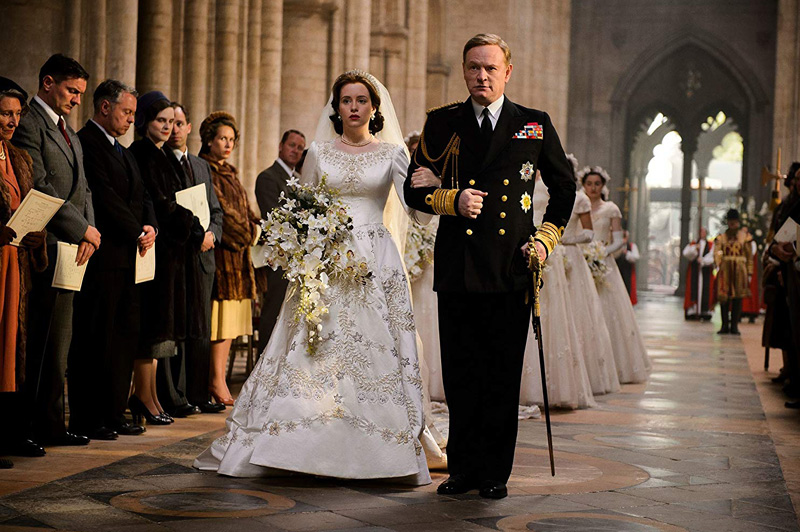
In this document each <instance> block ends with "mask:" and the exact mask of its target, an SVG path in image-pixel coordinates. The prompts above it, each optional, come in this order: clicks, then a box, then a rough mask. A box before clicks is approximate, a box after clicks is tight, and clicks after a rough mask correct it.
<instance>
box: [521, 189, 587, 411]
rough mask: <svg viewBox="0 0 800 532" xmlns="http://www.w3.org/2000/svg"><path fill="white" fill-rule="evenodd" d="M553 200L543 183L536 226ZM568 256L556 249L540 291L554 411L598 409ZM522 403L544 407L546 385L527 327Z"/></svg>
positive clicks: (536, 197)
mask: <svg viewBox="0 0 800 532" xmlns="http://www.w3.org/2000/svg"><path fill="white" fill-rule="evenodd" d="M549 199H550V195H549V194H548V192H547V186H545V184H544V182H542V180H541V179H537V180H536V185H535V188H534V194H533V214H534V223H535V224H536V225H537V227H538V226H539V225H541V222H542V217H543V216H544V212H545V210H546V208H547V203H548V201H549ZM565 259H566V252H565V250H564V247H563V246H560V245H559V246H556V248H555V249H554V250H553V252H552V253H551V254H550V256H549V257H547V261H546V262H545V267H544V273H543V276H542V279H543V282H544V285H543V287H542V290H541V292H540V295H539V297H540V302H539V303H540V308H541V321H542V339H543V348H544V353H545V372H546V374H547V395H548V400H549V403H550V406H554V407H561V408H588V407H592V406H596V403H595V400H594V396H593V395H592V386H591V383H590V380H589V374H588V372H587V368H586V362H585V360H584V345H583V342H582V341H581V339H580V336H579V334H578V327H577V323H576V318H577V315H575V312H574V309H572V308H571V307H572V305H570V303H571V302H572V300H571V292H572V290H573V289H572V287H571V286H570V285H569V283H568V281H567V264H566V260H565ZM520 403H521V404H525V405H530V404H542V403H543V395H542V381H541V371H540V368H539V346H538V343H537V340H536V337H535V335H534V334H533V326H532V325H531V326H529V328H528V342H527V345H526V346H525V359H524V361H523V367H522V383H521V388H520Z"/></svg>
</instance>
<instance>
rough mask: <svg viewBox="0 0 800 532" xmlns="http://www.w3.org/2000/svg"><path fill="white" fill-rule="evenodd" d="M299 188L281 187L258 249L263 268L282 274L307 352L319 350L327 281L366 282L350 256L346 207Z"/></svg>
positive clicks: (323, 193) (362, 265)
mask: <svg viewBox="0 0 800 532" xmlns="http://www.w3.org/2000/svg"><path fill="white" fill-rule="evenodd" d="M326 181H327V176H324V175H323V176H322V180H321V182H320V184H319V185H317V186H312V185H300V183H299V181H298V180H297V179H296V178H292V179H290V180H289V181H287V184H288V185H289V190H288V193H283V194H281V203H280V205H279V206H278V207H276V208H275V209H273V210H272V211H270V212H269V213H267V215H266V217H265V219H264V221H263V222H262V233H261V237H260V238H259V242H258V243H259V244H262V245H264V244H266V245H265V246H264V254H265V258H266V262H267V264H269V266H270V267H272V268H273V269H278V268H281V269H283V275H284V277H285V278H286V279H287V280H289V282H290V283H291V289H292V290H293V291H295V292H296V293H297V298H298V305H297V310H296V312H295V320H296V321H297V322H301V321H302V322H305V325H306V329H307V331H308V339H307V342H308V352H309V354H312V355H313V354H314V353H315V351H316V349H317V347H318V346H319V342H320V338H321V335H320V333H321V332H322V328H323V327H322V319H323V317H324V316H325V315H326V314H327V313H328V307H327V305H326V304H325V299H324V294H325V291H326V290H327V289H328V288H329V286H330V279H331V278H339V279H343V280H353V281H357V282H361V283H363V282H364V281H365V280H366V279H368V278H369V277H371V276H372V272H371V271H370V269H369V265H368V263H367V261H366V259H364V258H362V257H358V256H356V253H355V251H354V248H353V240H352V235H351V233H350V230H351V229H352V228H353V223H352V219H351V218H350V216H349V214H348V212H347V207H346V206H345V204H344V203H343V202H342V201H341V198H340V197H339V193H338V191H336V190H334V189H330V188H328V187H327V186H326Z"/></svg>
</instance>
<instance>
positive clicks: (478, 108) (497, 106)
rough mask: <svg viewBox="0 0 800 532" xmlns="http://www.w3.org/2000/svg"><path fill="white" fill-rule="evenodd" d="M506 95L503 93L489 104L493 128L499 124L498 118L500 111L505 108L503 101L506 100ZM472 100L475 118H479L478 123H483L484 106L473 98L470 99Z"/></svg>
mask: <svg viewBox="0 0 800 532" xmlns="http://www.w3.org/2000/svg"><path fill="white" fill-rule="evenodd" d="M505 99H506V96H505V94H501V95H500V97H499V98H498V99H496V100H495V101H493V102H492V103H490V104H489V106H488V109H489V119H490V120H491V121H492V129H494V127H495V126H496V125H497V120H498V119H499V118H500V111H502V109H503V102H504V101H505ZM469 100H470V101H471V102H472V110H473V111H475V118H477V120H478V125H480V124H481V121H482V117H481V114H482V113H483V108H484V106H483V105H481V104H479V103H478V102H476V101H475V100H473V99H472V98H470V99H469Z"/></svg>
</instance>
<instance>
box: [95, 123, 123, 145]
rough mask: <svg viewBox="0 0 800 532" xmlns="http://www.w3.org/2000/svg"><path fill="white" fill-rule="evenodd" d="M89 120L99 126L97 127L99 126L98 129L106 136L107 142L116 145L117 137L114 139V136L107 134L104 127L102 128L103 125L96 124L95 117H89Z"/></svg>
mask: <svg viewBox="0 0 800 532" xmlns="http://www.w3.org/2000/svg"><path fill="white" fill-rule="evenodd" d="M89 120H91V121H92V123H93V124H94V125H96V126H97V127H99V128H100V131H102V132H103V134H104V135H105V136H106V138H107V139H108V142H110V143H111V145H112V146H114V145H116V143H117V139H115V138H114V137H112V136H111V135H109V134H108V131H106V128H104V127H103V126H101V125H100V124H98V123H97V122H96V121H95V119H94V118H90V119H89Z"/></svg>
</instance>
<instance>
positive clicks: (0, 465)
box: [0, 458, 14, 469]
mask: <svg viewBox="0 0 800 532" xmlns="http://www.w3.org/2000/svg"><path fill="white" fill-rule="evenodd" d="M12 467H14V462H12V461H11V460H9V459H8V458H0V469H11V468H12Z"/></svg>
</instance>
